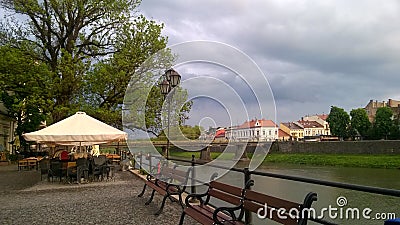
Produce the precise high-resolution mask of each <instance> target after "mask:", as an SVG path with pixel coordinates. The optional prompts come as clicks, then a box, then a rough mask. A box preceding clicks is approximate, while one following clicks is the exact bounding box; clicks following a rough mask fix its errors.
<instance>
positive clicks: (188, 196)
mask: <svg viewBox="0 0 400 225" xmlns="http://www.w3.org/2000/svg"><path fill="white" fill-rule="evenodd" d="M207 195H208V192H206V193H203V194H188V195H187V196H186V198H185V204H186V206H188V207H190V206H191V204H190V202H189V200H190V199H191V198H196V199H198V200H199V201H200V203H201V204H203V202H204V200H203V199H202V198H203V197H205V196H207Z"/></svg>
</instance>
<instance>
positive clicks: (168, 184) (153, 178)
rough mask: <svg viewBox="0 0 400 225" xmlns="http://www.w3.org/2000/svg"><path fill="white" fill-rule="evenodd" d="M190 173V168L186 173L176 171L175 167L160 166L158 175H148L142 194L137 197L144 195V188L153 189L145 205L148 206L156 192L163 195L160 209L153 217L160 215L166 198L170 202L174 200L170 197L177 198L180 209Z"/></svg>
mask: <svg viewBox="0 0 400 225" xmlns="http://www.w3.org/2000/svg"><path fill="white" fill-rule="evenodd" d="M190 172H191V168H189V169H188V170H187V171H182V170H178V169H177V168H176V166H174V167H173V168H171V167H168V166H166V165H165V166H162V167H161V168H160V171H159V173H156V174H149V175H147V177H146V179H147V180H146V183H145V184H144V187H143V190H142V192H141V193H140V194H139V195H138V197H142V196H143V194H144V193H145V190H146V187H150V188H151V189H153V191H152V193H151V196H150V198H149V200H148V201H147V202H146V203H145V204H146V205H148V204H150V203H151V202H152V201H153V197H154V193H155V192H158V193H160V194H161V195H163V196H164V197H163V200H162V203H161V207H160V209H159V210H158V211H157V212H156V213H155V215H160V213H161V212H162V210H163V208H164V205H165V202H166V200H167V198H169V199H170V200H171V201H173V202H175V201H176V200H175V199H173V198H172V196H177V197H178V200H179V203H180V204H181V206H182V208H183V207H184V203H183V199H182V193H183V192H184V191H185V189H186V185H187V182H188V180H189V175H190Z"/></svg>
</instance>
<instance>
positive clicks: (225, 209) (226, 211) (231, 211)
mask: <svg viewBox="0 0 400 225" xmlns="http://www.w3.org/2000/svg"><path fill="white" fill-rule="evenodd" d="M238 210H240V213H239V216H238V217H237V216H236V214H235V211H238ZM218 213H224V214H226V215H228V216H230V217H231V220H230V221H240V220H242V218H243V214H244V213H243V204H240V205H238V206H233V207H218V208H216V209H215V210H214V212H213V220H214V222H215V224H219V225H223V224H225V223H224V222H225V221H226V220H222V221H220V219H221V218H219V217H218Z"/></svg>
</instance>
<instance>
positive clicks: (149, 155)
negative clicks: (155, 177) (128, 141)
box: [148, 153, 151, 173]
mask: <svg viewBox="0 0 400 225" xmlns="http://www.w3.org/2000/svg"><path fill="white" fill-rule="evenodd" d="M148 157H149V171H148V172H149V173H151V153H149V154H148Z"/></svg>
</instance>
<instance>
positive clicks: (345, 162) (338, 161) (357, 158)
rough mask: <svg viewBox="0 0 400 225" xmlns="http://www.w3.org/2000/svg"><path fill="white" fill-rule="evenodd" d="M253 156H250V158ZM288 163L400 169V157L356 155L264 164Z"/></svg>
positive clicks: (281, 157)
mask: <svg viewBox="0 0 400 225" xmlns="http://www.w3.org/2000/svg"><path fill="white" fill-rule="evenodd" d="M170 155H171V156H172V157H178V158H186V159H191V158H192V155H195V158H196V159H198V158H199V157H200V152H174V151H171V152H170ZM219 155H220V153H217V152H212V153H211V158H212V159H215V158H217V157H218V156H219ZM250 157H251V154H249V158H250ZM223 158H226V159H232V158H233V155H227V154H226V155H224V157H223ZM268 163H288V164H303V165H317V166H339V167H363V168H388V169H400V155H355V154H306V153H270V154H269V155H268V156H267V157H266V159H264V164H266V165H267V164H268Z"/></svg>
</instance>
